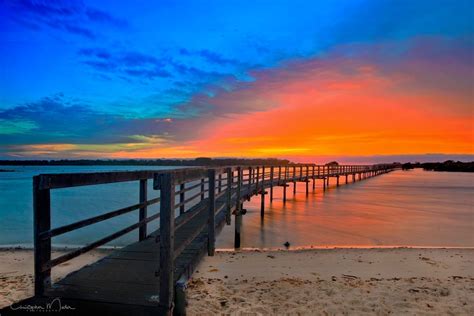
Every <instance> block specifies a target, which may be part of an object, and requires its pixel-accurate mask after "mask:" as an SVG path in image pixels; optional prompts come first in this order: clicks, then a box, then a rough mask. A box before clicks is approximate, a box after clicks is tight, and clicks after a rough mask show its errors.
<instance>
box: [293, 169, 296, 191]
mask: <svg viewBox="0 0 474 316" xmlns="http://www.w3.org/2000/svg"><path fill="white" fill-rule="evenodd" d="M293 194H296V166H293Z"/></svg>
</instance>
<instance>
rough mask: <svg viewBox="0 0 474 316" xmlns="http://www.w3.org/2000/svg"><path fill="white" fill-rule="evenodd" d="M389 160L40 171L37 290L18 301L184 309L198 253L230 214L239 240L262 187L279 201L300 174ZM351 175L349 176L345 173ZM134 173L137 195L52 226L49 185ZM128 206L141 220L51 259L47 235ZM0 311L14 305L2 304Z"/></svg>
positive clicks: (316, 175) (357, 172)
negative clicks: (104, 249)
mask: <svg viewBox="0 0 474 316" xmlns="http://www.w3.org/2000/svg"><path fill="white" fill-rule="evenodd" d="M392 169H393V166H392V165H373V166H317V165H285V166H250V167H227V168H211V169H209V168H189V169H176V170H167V171H138V172H110V173H84V174H54V175H40V176H37V177H35V178H34V220H35V221H34V225H35V227H34V228H35V296H34V297H33V298H30V299H28V300H26V301H24V302H20V303H18V304H43V303H44V304H47V302H50V301H51V300H52V299H54V298H61V300H62V302H63V304H68V305H69V306H72V307H73V308H75V309H74V310H63V312H67V313H69V314H84V313H86V312H107V313H114V314H116V315H122V314H123V315H128V314H130V313H133V314H134V315H151V314H154V315H156V314H169V313H171V312H172V311H173V309H174V312H175V313H177V314H182V313H184V299H183V296H184V294H185V293H184V285H185V282H186V280H187V279H188V278H189V277H190V276H191V274H192V273H193V271H194V269H195V267H196V266H197V264H198V263H199V261H200V259H201V258H202V256H203V255H204V254H205V253H206V252H207V254H208V255H213V254H214V248H215V246H214V244H215V236H216V234H217V233H218V231H219V230H220V229H221V228H222V227H223V226H224V225H225V224H226V223H227V224H230V222H231V218H232V216H233V217H234V220H235V225H234V227H235V247H236V248H239V247H240V226H241V224H242V215H243V214H244V213H245V210H244V209H243V203H244V201H246V200H250V199H251V198H252V197H253V196H256V195H260V197H261V216H262V217H264V215H265V195H266V194H268V193H269V199H270V201H271V200H272V199H273V190H274V188H275V187H277V186H281V187H282V190H283V203H285V202H286V196H287V188H288V187H289V184H291V183H292V184H293V192H296V183H297V182H304V183H305V184H306V185H305V188H306V193H307V194H308V192H309V189H310V183H311V181H312V188H313V189H315V185H316V180H317V179H321V180H322V182H323V189H326V188H328V186H329V179H330V178H334V179H335V180H336V185H337V186H338V185H339V184H340V182H339V180H340V177H343V178H345V182H346V183H348V182H349V180H352V181H357V180H361V179H364V178H368V177H371V176H375V175H379V174H383V173H386V172H390V171H391V170H392ZM351 177H352V179H350V178H351ZM150 180H152V181H153V187H154V189H155V190H159V191H160V196H159V197H158V198H154V199H148V197H147V196H148V194H147V190H148V189H147V188H148V185H147V183H148V181H150ZM128 181H137V182H138V184H139V189H140V190H139V192H140V193H139V201H138V202H139V203H137V204H135V205H132V206H128V207H125V208H122V209H119V210H115V211H112V212H108V213H105V214H101V215H98V216H95V217H92V218H88V219H84V220H81V221H79V222H76V223H73V224H69V225H66V226H62V227H57V228H53V229H52V228H51V203H50V191H51V190H55V189H61V188H68V187H75V186H87V185H99V184H100V185H106V184H109V183H116V182H128ZM156 203H159V204H160V212H159V213H158V214H154V215H151V216H148V214H147V208H148V206H149V205H152V204H156ZM132 211H138V212H139V221H138V222H137V223H135V224H133V225H131V226H129V227H127V228H124V229H122V230H119V231H117V232H115V233H113V234H111V235H109V236H106V237H104V238H102V239H100V240H98V241H95V242H93V243H91V244H89V245H86V246H84V247H83V248H80V249H77V250H73V251H71V252H70V253H68V254H66V255H63V256H61V257H59V258H54V259H51V239H52V238H53V237H55V236H58V235H62V234H65V233H68V232H70V231H73V230H76V229H79V228H82V227H85V226H89V225H92V224H95V223H98V222H102V221H106V220H107V219H110V218H113V217H116V216H120V215H123V214H126V213H130V212H132ZM157 219H159V221H160V228H159V229H158V230H157V231H154V232H151V233H148V231H147V228H148V225H147V224H148V223H149V222H151V221H154V220H157ZM135 229H138V230H139V240H138V241H137V242H135V243H132V244H130V245H127V246H126V247H123V248H121V249H118V250H116V251H114V252H112V253H111V254H110V255H108V256H106V257H105V258H103V259H101V260H99V261H97V262H95V263H93V264H91V265H87V266H85V267H83V268H82V269H80V270H78V271H75V272H73V273H71V274H69V275H67V276H66V277H65V278H63V279H61V280H59V281H58V282H56V283H55V284H51V269H52V268H53V267H54V266H57V265H59V264H61V263H64V262H66V261H68V260H70V259H72V258H75V257H77V256H79V255H81V254H83V253H85V252H87V251H89V250H91V249H94V248H97V247H99V246H102V245H104V244H107V243H108V242H110V241H111V240H114V239H116V238H118V237H120V236H122V235H125V234H126V233H129V232H131V231H133V230H135ZM0 313H1V314H2V315H3V314H10V313H15V311H13V310H12V309H11V308H10V309H9V308H6V309H4V310H2V311H0Z"/></svg>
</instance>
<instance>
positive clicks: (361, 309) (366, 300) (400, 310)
mask: <svg viewBox="0 0 474 316" xmlns="http://www.w3.org/2000/svg"><path fill="white" fill-rule="evenodd" d="M473 263H474V250H473V249H406V248H396V249H328V250H325V249H321V250H301V251H291V252H288V251H275V252H260V251H248V252H246V251H244V252H218V253H216V255H215V256H214V257H206V258H205V259H204V260H203V261H202V263H201V264H200V266H199V268H198V272H196V273H195V274H194V277H193V279H192V280H191V281H190V283H189V288H188V299H189V306H188V313H189V314H190V315H203V314H204V315H209V314H231V315H233V314H238V315H240V314H245V315H281V314H290V315H298V314H299V315H309V314H311V315H361V314H364V315H365V314H373V315H388V314H394V315H402V314H410V315H415V314H416V315H425V314H430V315H473V314H474V264H473Z"/></svg>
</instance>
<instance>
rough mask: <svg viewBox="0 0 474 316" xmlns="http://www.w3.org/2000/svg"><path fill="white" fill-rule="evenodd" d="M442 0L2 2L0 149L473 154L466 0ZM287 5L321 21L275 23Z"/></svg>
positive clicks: (301, 156)
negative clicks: (339, 0) (139, 5)
mask: <svg viewBox="0 0 474 316" xmlns="http://www.w3.org/2000/svg"><path fill="white" fill-rule="evenodd" d="M439 2H440V4H439V5H437V6H434V5H432V2H429V1H427V2H424V1H416V2H415V3H412V2H404V1H400V2H399V1H396V2H393V3H392V2H390V1H380V2H378V1H377V2H376V1H368V2H367V3H366V2H365V1H360V3H359V2H358V1H353V2H351V3H350V4H349V3H346V4H344V5H340V6H338V7H336V6H333V5H332V4H331V3H332V2H324V1H322V2H319V1H318V2H317V4H314V5H309V3H311V1H308V2H305V4H304V5H303V4H302V3H298V4H294V5H292V6H289V5H288V4H285V5H283V4H282V3H278V4H275V6H274V9H273V12H272V13H273V14H271V16H269V13H268V12H265V10H266V9H267V8H266V7H265V6H263V7H255V8H252V12H255V13H253V14H255V16H254V15H253V14H252V15H250V16H248V17H246V16H244V15H242V16H240V15H239V16H238V18H236V17H234V18H235V19H234V20H232V19H231V17H232V16H233V14H234V13H233V12H232V11H233V10H237V11H239V10H246V9H248V10H250V8H248V7H246V6H240V5H237V3H233V2H232V1H231V2H229V3H227V4H225V5H224V4H223V3H222V2H218V3H217V4H216V6H215V7H214V9H215V10H216V11H217V13H212V15H214V14H217V15H218V16H221V15H222V17H223V20H222V21H226V22H225V23H224V22H222V21H220V22H219V21H218V20H217V19H209V21H207V22H205V23H202V24H201V22H202V21H201V20H200V19H199V18H197V17H194V15H193V17H189V19H190V20H189V25H187V26H186V28H185V27H184V26H182V25H181V26H178V25H176V23H177V22H175V21H172V20H171V19H170V18H164V20H160V19H162V18H163V15H164V14H165V13H166V15H167V16H168V15H169V16H170V17H178V16H179V17H180V18H183V19H187V18H188V16H187V14H186V13H190V12H193V11H192V8H193V7H196V6H197V8H199V10H202V11H203V14H204V13H206V10H205V9H206V8H204V7H203V6H202V5H198V4H196V3H192V2H190V3H189V6H178V5H173V4H171V3H167V4H166V5H158V4H157V5H156V6H157V7H153V8H150V11H149V12H152V13H149V14H148V15H146V16H144V17H143V18H142V17H141V16H140V15H139V14H138V11H137V10H134V9H133V8H128V7H126V5H123V7H117V6H114V5H113V4H112V3H109V5H106V3H107V2H105V3H97V4H94V3H92V2H89V1H87V2H86V4H82V3H81V4H77V5H73V6H72V7H71V8H69V9H71V12H73V13H72V14H71V15H68V16H66V15H65V14H64V15H62V13H61V12H60V11H53V10H46V9H45V7H41V8H40V7H38V6H35V5H34V3H30V2H29V1H26V2H21V4H20V2H6V3H4V4H2V10H1V15H2V22H0V23H1V25H2V29H3V30H4V31H3V32H2V35H1V41H2V44H3V45H2V47H5V49H2V53H1V54H2V59H1V61H0V63H1V67H2V69H4V70H5V72H4V75H3V76H1V78H0V84H1V86H0V96H1V98H0V139H1V145H0V157H1V158H4V159H13V158H174V157H183V158H192V157H199V156H207V157H224V156H231V157H281V158H290V159H294V160H297V161H317V160H319V159H322V158H321V157H330V156H337V157H361V156H370V155H387V156H388V157H394V156H397V155H420V157H421V156H422V155H424V154H427V153H440V154H447V155H451V154H453V155H454V154H457V155H472V154H473V153H474V150H473V140H474V127H473V122H474V114H473V101H474V96H473V88H474V86H473V83H474V61H473V47H474V46H473V45H474V43H473V34H474V31H473V22H472V21H473V17H472V10H469V7H470V6H471V5H470V4H469V2H468V1H467V2H462V1H456V2H455V3H456V4H452V3H451V2H445V1H439ZM453 3H454V2H453ZM99 4H100V8H99ZM247 5H248V6H251V4H250V2H249V3H247ZM55 6H57V4H51V7H55ZM362 7H364V8H365V10H368V11H367V12H369V13H370V14H369V15H368V16H370V18H369V21H368V22H370V23H366V22H365V21H364V20H363V18H364V17H365V18H367V16H365V14H368V13H362V12H361V11H359V9H360V8H362ZM92 8H94V10H99V11H100V12H103V13H104V15H102V16H100V15H92V14H90V12H92V11H91V10H92ZM394 8H398V9H399V10H393V9H394ZM42 9H43V11H42ZM152 9H153V10H152ZM471 9H472V7H471ZM286 10H290V11H295V12H298V14H299V19H301V20H305V19H310V18H311V14H313V15H316V16H320V17H325V18H322V19H317V18H315V19H314V20H313V22H314V23H312V24H311V27H310V28H309V29H301V28H300V27H301V26H302V25H307V24H303V22H298V21H296V20H295V21H293V20H292V21H289V22H293V24H291V23H289V25H286V24H285V25H283V24H282V23H283V22H280V20H281V19H280V18H279V17H281V16H283V15H285V16H286ZM140 12H143V11H140ZM153 12H154V13H153ZM420 12H423V13H424V14H423V20H421V17H420V14H419V13H420ZM209 14H211V13H209ZM54 15H57V16H56V17H55V16H54ZM182 15H184V16H182ZM24 16H27V17H29V18H30V19H31V21H32V22H31V23H32V24H34V25H35V26H37V27H33V26H31V25H28V24H27V23H26V22H25V21H23V20H22V19H21V18H20V17H24ZM105 17H107V18H105ZM226 17H227V18H226ZM53 18H56V19H55V21H57V25H54V26H51V24H47V23H46V22H45V21H46V20H48V19H53ZM87 19H88V20H89V22H90V23H89V24H87V25H88V28H84V29H81V31H80V32H79V30H74V29H71V28H68V26H70V25H71V23H73V22H74V21H82V20H87ZM260 19H261V20H263V21H260ZM290 19H291V18H290ZM206 20H207V19H206ZM154 21H161V22H160V23H159V27H158V28H157V27H155V26H156V25H155V22H154ZM332 21H335V22H332ZM222 23H224V24H222ZM262 23H263V24H269V25H266V26H265V27H263V29H262V28H261V27H260V26H261V24H262ZM195 24H196V25H197V24H199V26H196V25H195ZM313 24H314V25H313ZM193 25H194V26H195V27H196V28H193V32H192V34H190V33H187V32H185V31H184V30H187V29H188V28H191V27H193ZM383 25H385V26H386V27H387V28H388V27H389V26H388V25H390V26H391V28H390V30H392V31H389V30H386V32H384V33H377V30H378V28H381V27H382V26H383ZM171 30H173V32H171V33H172V34H171V33H170V31H171ZM209 30H212V31H209ZM272 30H275V31H272ZM283 30H285V32H283ZM163 32H164V34H166V35H163V36H164V38H161V37H160V36H161V34H162V33H163ZM322 34H324V35H322ZM66 42H67V43H68V44H66ZM65 46H67V47H65ZM59 55H60V56H59ZM30 72H31V73H30ZM30 88H31V89H30ZM348 159H350V158H348Z"/></svg>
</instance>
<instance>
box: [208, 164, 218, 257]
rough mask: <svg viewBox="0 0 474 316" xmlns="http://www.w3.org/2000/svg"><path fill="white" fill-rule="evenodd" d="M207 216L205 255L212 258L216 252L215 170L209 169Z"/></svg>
mask: <svg viewBox="0 0 474 316" xmlns="http://www.w3.org/2000/svg"><path fill="white" fill-rule="evenodd" d="M207 174H208V178H209V215H208V218H207V225H208V227H207V255H208V256H214V252H215V250H216V223H215V221H216V218H215V213H216V169H209V171H208V173H207Z"/></svg>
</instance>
